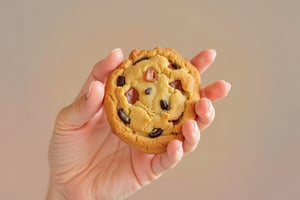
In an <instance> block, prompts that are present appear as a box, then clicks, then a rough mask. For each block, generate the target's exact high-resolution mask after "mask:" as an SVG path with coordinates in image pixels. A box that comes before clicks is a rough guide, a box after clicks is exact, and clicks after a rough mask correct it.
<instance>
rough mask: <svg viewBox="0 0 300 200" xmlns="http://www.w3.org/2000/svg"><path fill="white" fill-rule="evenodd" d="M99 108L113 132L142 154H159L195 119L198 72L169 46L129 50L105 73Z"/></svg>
mask: <svg viewBox="0 0 300 200" xmlns="http://www.w3.org/2000/svg"><path fill="white" fill-rule="evenodd" d="M105 89H106V93H105V99H104V107H105V112H106V115H107V119H108V121H109V122H110V125H111V128H112V130H113V132H114V133H115V134H116V135H118V136H119V137H120V138H121V139H122V140H123V141H124V142H126V143H128V144H129V145H131V146H133V147H135V148H137V149H139V150H142V151H144V152H146V153H160V152H165V151H166V147H167V144H168V142H169V141H170V140H173V139H180V140H182V139H183V136H182V133H181V131H182V124H183V123H184V121H185V120H187V119H195V118H196V114H195V111H194V106H195V102H196V101H198V100H199V98H200V96H199V89H200V75H199V72H198V70H197V69H196V68H195V67H194V66H193V65H192V64H191V63H190V62H189V61H188V60H186V59H185V58H184V57H182V56H181V55H180V54H178V53H177V52H176V51H175V50H174V49H170V48H155V49H151V50H137V49H135V50H133V51H132V52H131V53H130V55H129V58H128V59H127V60H125V61H124V62H123V63H122V64H121V65H120V66H119V67H118V68H117V69H115V70H114V71H113V72H112V73H111V74H110V75H109V77H108V79H107V82H106V85H105Z"/></svg>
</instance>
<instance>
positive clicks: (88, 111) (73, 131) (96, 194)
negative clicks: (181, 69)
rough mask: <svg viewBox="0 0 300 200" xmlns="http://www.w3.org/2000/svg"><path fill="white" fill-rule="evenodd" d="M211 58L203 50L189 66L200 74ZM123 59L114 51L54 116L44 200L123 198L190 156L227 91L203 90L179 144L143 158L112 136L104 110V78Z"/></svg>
mask: <svg viewBox="0 0 300 200" xmlns="http://www.w3.org/2000/svg"><path fill="white" fill-rule="evenodd" d="M215 56H216V52H215V51H214V50H205V51H202V52H200V53H199V54H197V55H196V56H195V57H194V58H193V59H192V60H191V62H192V64H193V65H194V66H196V67H197V69H198V70H199V73H200V74H202V73H203V72H204V71H205V70H206V69H207V68H208V67H209V66H210V65H211V64H212V63H213V61H214V59H215ZM123 57H124V55H123V52H122V51H121V50H120V49H115V50H113V51H112V52H111V53H110V55H109V56H108V57H107V58H106V59H104V60H102V61H100V62H99V63H97V64H96V65H95V66H94V68H93V70H92V72H91V74H90V75H89V77H88V79H87V81H86V83H85V84H84V86H83V88H82V89H81V91H80V93H79V95H78V97H77V98H76V99H75V101H74V102H73V103H72V104H70V105H69V106H67V107H65V108H63V109H62V110H61V111H60V112H59V114H58V116H57V119H56V123H55V128H54V131H53V135H52V139H51V143H50V147H49V165H50V183H49V191H48V194H47V199H48V200H50V199H72V200H78V199H79V200H82V199H85V200H88V199H124V198H126V197H128V196H129V195H130V194H132V193H134V192H136V191H137V190H139V189H141V188H142V187H143V186H145V185H147V184H149V183H150V182H152V181H154V180H156V179H158V178H159V177H160V176H161V175H162V174H163V173H164V172H166V171H168V170H170V169H171V168H173V167H174V166H176V164H177V163H178V162H179V161H180V160H181V159H182V157H183V155H185V154H187V153H190V152H193V151H194V150H195V148H196V147H197V145H198V143H199V141H200V131H202V130H203V129H205V128H206V127H207V126H209V125H210V124H211V122H212V121H213V119H214V116H215V110H214V107H213V105H212V103H211V102H214V101H216V100H219V99H222V98H223V97H225V96H226V95H227V94H228V92H229V91H230V84H229V83H227V82H225V81H222V80H220V81H216V82H214V83H212V84H210V85H208V86H206V87H202V88H201V89H200V91H199V92H200V96H201V99H200V100H199V101H198V102H197V103H196V106H195V112H196V114H197V118H196V121H194V120H187V121H186V122H185V123H184V124H183V128H182V133H183V135H184V140H183V141H180V140H173V141H171V142H170V143H169V144H168V147H167V152H165V153H160V154H145V153H143V152H141V151H138V150H136V149H134V148H132V147H130V146H129V145H127V144H125V143H124V142H122V141H121V140H120V139H119V138H118V137H117V136H116V135H114V134H113V133H112V131H111V128H110V125H109V123H108V121H107V119H106V115H105V112H104V109H103V97H104V85H105V81H106V78H107V76H108V74H109V73H110V72H111V71H112V70H113V69H115V68H116V67H117V66H118V65H120V64H121V62H122V61H123Z"/></svg>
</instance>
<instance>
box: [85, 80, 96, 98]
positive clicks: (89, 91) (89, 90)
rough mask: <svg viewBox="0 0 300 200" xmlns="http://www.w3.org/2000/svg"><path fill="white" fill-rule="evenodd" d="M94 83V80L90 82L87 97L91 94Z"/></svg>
mask: <svg viewBox="0 0 300 200" xmlns="http://www.w3.org/2000/svg"><path fill="white" fill-rule="evenodd" d="M93 84H94V81H93V82H91V83H90V86H89V89H88V91H87V92H86V94H85V98H86V99H88V98H89V96H90V94H91V90H92V85H93Z"/></svg>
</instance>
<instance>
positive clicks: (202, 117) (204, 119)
mask: <svg viewBox="0 0 300 200" xmlns="http://www.w3.org/2000/svg"><path fill="white" fill-rule="evenodd" d="M195 112H196V114H197V118H196V121H197V123H198V126H199V128H200V130H203V129H205V128H206V127H208V126H209V125H210V124H211V123H212V122H213V120H214V118H215V109H214V107H213V105H212V103H211V101H210V100H209V99H207V98H201V99H200V100H199V101H198V102H197V103H196V105H195Z"/></svg>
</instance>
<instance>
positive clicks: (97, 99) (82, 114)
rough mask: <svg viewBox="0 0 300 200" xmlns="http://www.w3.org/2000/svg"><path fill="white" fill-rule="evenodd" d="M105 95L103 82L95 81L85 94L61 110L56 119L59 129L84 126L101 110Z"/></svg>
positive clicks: (68, 129)
mask: <svg viewBox="0 0 300 200" xmlns="http://www.w3.org/2000/svg"><path fill="white" fill-rule="evenodd" d="M103 97H104V85H103V83H101V82H99V81H93V82H92V83H91V84H90V86H89V90H88V92H87V93H86V94H85V95H82V96H81V97H80V98H77V99H76V100H75V101H74V102H73V103H72V104H71V105H69V106H67V107H65V108H63V109H62V110H61V111H60V113H59V114H58V116H57V119H56V129H57V131H70V130H76V129H79V128H81V127H83V126H84V125H85V123H86V122H87V121H88V120H90V119H91V118H92V117H93V116H94V115H95V114H96V113H97V112H98V111H99V109H100V107H101V105H102V101H103Z"/></svg>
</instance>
